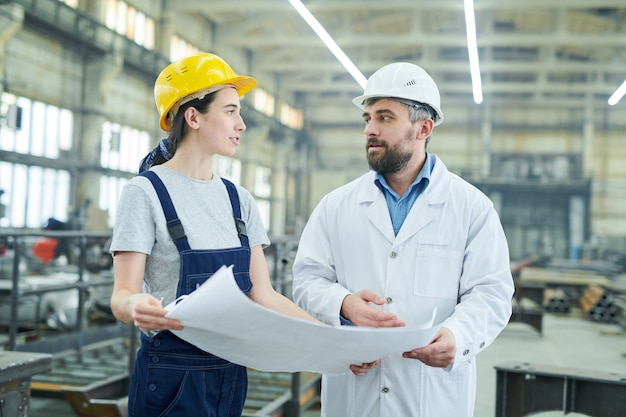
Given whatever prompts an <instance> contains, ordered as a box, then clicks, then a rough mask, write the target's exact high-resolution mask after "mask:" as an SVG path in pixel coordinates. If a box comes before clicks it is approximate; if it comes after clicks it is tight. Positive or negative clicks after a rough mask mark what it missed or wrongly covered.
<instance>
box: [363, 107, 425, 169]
mask: <svg viewBox="0 0 626 417" xmlns="http://www.w3.org/2000/svg"><path fill="white" fill-rule="evenodd" d="M363 120H364V121H365V131H364V134H365V140H366V143H365V151H366V156H367V162H368V164H369V166H370V168H371V169H372V170H374V171H376V172H379V173H381V174H393V173H396V172H399V171H401V170H402V169H404V168H405V167H406V166H407V165H408V163H409V161H410V160H411V158H412V157H413V154H414V152H415V146H416V143H417V139H416V126H417V124H413V123H411V121H410V120H409V109H408V108H407V106H405V105H404V104H402V103H399V102H397V101H395V100H390V99H381V100H378V101H376V102H375V103H372V104H370V105H368V106H367V107H366V108H365V111H364V112H363Z"/></svg>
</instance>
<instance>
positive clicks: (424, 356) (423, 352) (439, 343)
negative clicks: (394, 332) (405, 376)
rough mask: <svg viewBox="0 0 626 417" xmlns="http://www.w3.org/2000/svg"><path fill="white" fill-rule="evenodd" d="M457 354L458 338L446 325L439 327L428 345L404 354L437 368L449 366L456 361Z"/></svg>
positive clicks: (405, 356) (406, 356) (403, 355)
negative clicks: (455, 337) (456, 338)
mask: <svg viewBox="0 0 626 417" xmlns="http://www.w3.org/2000/svg"><path fill="white" fill-rule="evenodd" d="M455 356H456V340H455V339H454V335H453V334H452V332H451V331H450V330H448V329H446V328H445V327H442V328H441V329H439V331H438V332H437V334H436V335H435V337H434V339H433V340H432V341H431V342H430V343H429V344H428V345H426V346H424V347H421V348H419V349H414V350H412V351H410V352H404V353H403V354H402V357H404V358H408V359H417V360H418V361H422V362H423V363H424V364H426V365H428V366H432V367H435V368H447V367H448V366H450V365H451V364H452V362H454V357H455Z"/></svg>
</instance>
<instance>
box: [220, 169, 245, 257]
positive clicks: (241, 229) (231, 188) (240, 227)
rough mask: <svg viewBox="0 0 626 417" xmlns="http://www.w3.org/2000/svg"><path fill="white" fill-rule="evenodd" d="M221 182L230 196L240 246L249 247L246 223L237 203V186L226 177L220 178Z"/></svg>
mask: <svg viewBox="0 0 626 417" xmlns="http://www.w3.org/2000/svg"><path fill="white" fill-rule="evenodd" d="M222 182H223V183H224V185H225V186H226V189H227V190H228V197H229V198H230V205H231V206H232V207H233V216H234V217H235V227H236V228H237V234H238V235H239V240H240V241H241V246H244V247H247V248H249V247H250V242H249V241H248V232H247V231H246V223H245V222H244V221H243V220H242V219H241V206H240V204H239V194H237V187H235V184H233V183H232V182H230V181H228V180H227V179H226V178H222Z"/></svg>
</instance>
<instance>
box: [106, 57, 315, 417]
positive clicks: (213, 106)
mask: <svg viewBox="0 0 626 417" xmlns="http://www.w3.org/2000/svg"><path fill="white" fill-rule="evenodd" d="M255 85H256V80H255V79H254V78H251V77H247V76H237V75H235V73H234V72H233V70H232V69H231V68H230V66H229V65H228V64H227V63H226V62H225V61H224V60H222V59H221V58H220V57H218V56H216V55H213V54H209V53H201V54H198V55H194V56H190V57H187V58H184V59H181V60H179V61H177V62H174V63H172V64H170V65H169V66H167V67H166V68H165V69H164V70H163V71H162V72H161V74H160V75H159V76H158V78H157V80H156V82H155V86H154V92H155V101H156V104H157V108H158V110H159V114H160V125H161V128H162V129H163V130H165V131H168V132H169V136H168V138H167V141H166V142H162V143H161V144H160V148H159V147H157V149H156V150H155V151H153V152H152V154H151V155H149V157H147V158H146V159H145V160H144V161H142V168H141V169H140V171H142V170H143V172H141V173H140V175H139V176H137V177H135V178H133V179H132V180H130V181H129V182H128V184H127V185H126V186H125V187H124V190H123V192H122V195H121V197H120V202H119V208H118V211H117V213H118V216H117V219H116V223H115V229H114V233H113V239H112V243H111V249H110V250H111V253H112V254H113V255H114V275H115V282H114V288H113V294H112V297H111V308H112V310H113V313H114V314H115V316H116V317H117V318H118V319H119V320H121V321H123V322H126V323H133V324H134V325H135V326H137V327H139V328H140V329H141V330H142V332H141V347H140V349H139V351H138V352H137V360H136V361H135V368H134V370H133V375H132V377H131V386H130V389H129V415H130V416H137V417H139V416H168V415H170V416H174V415H175V416H192V415H193V416H216V417H217V416H219V417H223V416H233V417H234V416H237V417H239V416H241V413H242V409H243V404H244V401H245V396H246V389H247V373H246V369H245V368H244V367H242V366H239V365H235V364H233V363H230V362H228V361H226V360H224V359H221V358H219V357H216V356H214V355H211V354H210V353H207V352H204V351H202V350H200V349H198V348H196V347H194V346H193V345H191V344H189V343H187V342H185V341H183V340H182V339H179V338H178V337H176V336H175V335H174V334H173V333H171V332H169V331H167V330H171V329H173V330H180V329H182V326H181V323H180V322H179V321H178V320H173V319H168V318H166V317H165V315H166V313H167V311H166V310H165V309H164V308H163V305H167V304H168V303H169V302H171V301H172V300H174V299H175V298H177V297H179V296H181V295H184V294H188V293H190V292H191V291H193V290H194V289H195V288H196V287H197V286H198V285H200V284H201V283H202V282H204V281H205V280H206V279H208V278H209V277H210V276H211V275H212V274H213V273H214V272H215V271H217V269H219V268H220V267H221V266H222V265H234V268H233V272H234V274H235V278H236V280H237V284H238V285H239V287H240V288H241V290H242V291H243V292H245V293H246V294H248V296H249V297H250V298H251V299H252V300H254V301H255V302H258V303H259V304H261V305H263V306H265V307H268V308H271V309H273V310H275V311H278V312H281V313H284V314H287V315H290V316H292V317H297V318H303V319H308V320H314V319H313V318H312V317H311V316H309V315H308V314H307V313H305V312H304V311H303V310H301V309H299V308H298V307H296V306H295V304H293V303H292V302H291V301H290V300H289V299H287V298H286V297H284V296H282V295H280V294H278V293H277V292H276V291H274V289H273V288H272V286H271V283H270V280H269V272H268V268H267V264H266V262H265V256H264V254H263V247H265V246H267V245H269V239H268V237H267V234H266V232H265V229H264V227H263V224H262V222H261V219H260V216H259V213H258V210H257V208H256V206H255V204H254V201H253V198H252V196H251V195H250V193H249V192H248V191H247V190H245V189H243V188H241V187H238V186H235V185H233V184H232V183H230V182H229V181H227V180H225V179H221V178H219V177H215V176H214V175H213V171H212V168H211V157H212V156H213V155H225V156H231V155H233V154H234V153H235V150H236V149H237V147H238V146H239V140H240V137H241V133H242V132H243V131H244V130H245V129H246V125H245V124H244V121H243V119H242V118H241V114H240V110H241V106H240V101H239V97H240V96H242V95H243V94H245V93H247V92H248V91H250V90H251V89H252V88H254V87H255ZM147 168H150V169H149V170H148V169H147ZM166 219H167V220H166ZM210 319H211V318H210V317H207V320H210Z"/></svg>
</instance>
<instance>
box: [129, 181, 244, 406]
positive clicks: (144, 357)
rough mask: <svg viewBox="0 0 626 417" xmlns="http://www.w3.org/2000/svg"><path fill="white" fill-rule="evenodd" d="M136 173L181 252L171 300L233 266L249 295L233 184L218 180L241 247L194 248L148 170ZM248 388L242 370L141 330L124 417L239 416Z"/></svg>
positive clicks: (165, 336) (175, 339)
mask: <svg viewBox="0 0 626 417" xmlns="http://www.w3.org/2000/svg"><path fill="white" fill-rule="evenodd" d="M139 175H143V176H145V177H147V178H148V179H149V180H150V181H151V182H152V185H153V186H154V188H155V189H156V192H157V195H158V196H159V200H160V201H161V206H162V207H163V211H164V213H165V218H166V220H167V225H168V229H169V232H170V235H171V236H172V239H173V240H174V243H175V244H176V247H177V248H178V252H179V253H180V276H179V279H178V286H177V289H176V297H177V298H178V297H180V296H181V295H186V294H189V293H191V292H192V291H193V290H195V289H196V288H197V287H198V286H199V285H200V284H202V283H203V282H204V281H206V280H207V279H208V278H210V277H211V275H213V273H215V272H216V271H217V270H218V269H219V268H220V267H221V266H222V265H234V267H233V273H234V274H235V279H236V280H237V284H238V285H239V288H241V290H242V291H243V292H244V293H246V294H247V293H249V292H250V289H251V288H252V282H251V281H250V245H249V242H248V237H247V235H246V228H245V223H244V222H243V220H241V209H240V206H239V196H238V194H237V189H236V188H235V186H234V184H233V183H231V182H230V181H227V180H225V179H222V181H223V182H224V184H225V185H226V189H227V190H228V194H229V197H230V202H231V205H232V207H233V215H234V225H235V226H236V228H237V232H238V234H239V239H240V240H241V247H234V248H227V249H216V250H197V249H191V248H190V247H189V242H188V241H187V237H186V236H185V231H184V229H183V226H182V224H181V222H180V220H179V219H178V216H177V214H176V210H175V209H174V205H173V203H172V200H171V198H170V196H169V193H168V192H167V190H166V188H165V185H164V184H163V182H162V181H161V179H160V178H159V177H158V176H157V175H156V174H155V173H154V172H152V171H145V172H142V173H141V174H139ZM210 319H211V318H210V317H207V320H210ZM247 388H248V375H247V370H246V368H245V367H243V366H240V365H236V364H234V363H231V362H228V361H227V360H225V359H222V358H219V357H217V356H215V355H212V354H210V353H207V352H205V351H203V350H200V349H198V348H196V347H195V346H193V345H191V344H189V343H187V342H185V341H184V340H182V339H180V338H178V337H177V336H175V335H174V334H173V333H172V332H170V331H162V332H159V333H158V334H156V335H155V336H153V337H149V336H147V335H145V334H144V333H143V332H142V333H141V347H140V348H139V350H138V351H137V359H136V361H135V367H134V370H133V375H132V378H131V386H130V389H129V397H128V399H129V400H128V409H129V417H157V416H180V417H183V416H184V417H187V416H189V417H191V416H193V417H196V416H198V417H200V416H202V417H240V416H241V414H242V410H243V404H244V402H245V399H246V392H247Z"/></svg>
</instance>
